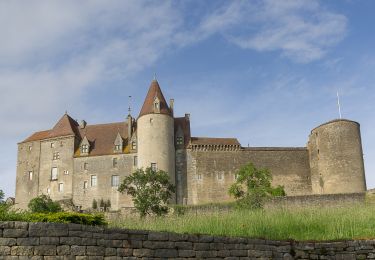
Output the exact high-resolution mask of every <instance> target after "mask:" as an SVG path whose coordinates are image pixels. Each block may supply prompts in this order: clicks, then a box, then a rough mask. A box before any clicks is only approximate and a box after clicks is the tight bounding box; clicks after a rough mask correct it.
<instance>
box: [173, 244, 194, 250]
mask: <svg viewBox="0 0 375 260" xmlns="http://www.w3.org/2000/svg"><path fill="white" fill-rule="evenodd" d="M174 244H175V247H176V248H177V249H185V250H192V249H193V243H192V242H175V243H174Z"/></svg>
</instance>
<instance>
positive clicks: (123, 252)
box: [117, 248, 133, 257]
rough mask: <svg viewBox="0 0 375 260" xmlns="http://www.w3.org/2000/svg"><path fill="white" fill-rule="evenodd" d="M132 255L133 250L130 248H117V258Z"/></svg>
mask: <svg viewBox="0 0 375 260" xmlns="http://www.w3.org/2000/svg"><path fill="white" fill-rule="evenodd" d="M132 255H133V249H131V248H117V256H123V257H126V256H132Z"/></svg>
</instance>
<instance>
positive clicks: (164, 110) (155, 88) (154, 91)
mask: <svg viewBox="0 0 375 260" xmlns="http://www.w3.org/2000/svg"><path fill="white" fill-rule="evenodd" d="M155 97H157V98H158V99H159V101H160V114H166V115H170V116H172V112H171V110H170V109H169V107H168V104H167V102H166V101H165V98H164V95H163V93H162V92H161V89H160V86H159V83H158V82H157V80H153V81H152V82H151V85H150V88H149V89H148V93H147V96H146V99H145V101H144V103H143V106H142V109H141V112H140V113H139V116H138V117H141V116H143V115H147V114H153V113H154V98H155Z"/></svg>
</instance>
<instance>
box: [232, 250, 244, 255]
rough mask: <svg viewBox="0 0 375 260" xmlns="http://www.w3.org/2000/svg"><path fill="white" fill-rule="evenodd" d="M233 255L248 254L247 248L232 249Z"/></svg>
mask: <svg viewBox="0 0 375 260" xmlns="http://www.w3.org/2000/svg"><path fill="white" fill-rule="evenodd" d="M230 255H231V256H247V250H238V249H235V250H230Z"/></svg>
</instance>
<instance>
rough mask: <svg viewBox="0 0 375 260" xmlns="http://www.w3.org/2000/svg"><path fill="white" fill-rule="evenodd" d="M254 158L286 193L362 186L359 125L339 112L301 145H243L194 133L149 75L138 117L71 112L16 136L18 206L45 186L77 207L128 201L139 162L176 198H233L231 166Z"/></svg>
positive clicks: (45, 191)
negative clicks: (93, 118) (95, 119)
mask: <svg viewBox="0 0 375 260" xmlns="http://www.w3.org/2000/svg"><path fill="white" fill-rule="evenodd" d="M249 162H252V163H254V164H255V166H256V167H264V168H268V169H269V170H270V172H271V174H272V176H273V184H274V185H283V186H284V187H285V191H286V193H287V195H289V196H292V195H311V194H335V193H357V192H364V191H366V182H365V173H364V163H363V153H362V144H361V135H360V126H359V124H358V123H357V122H354V121H350V120H345V119H339V120H333V121H330V122H327V123H325V124H322V125H320V126H318V127H316V128H315V129H313V130H312V131H311V133H310V135H309V138H308V143H307V146H306V147H242V146H241V144H240V143H239V142H238V140H237V139H235V138H206V137H192V136H191V131H190V115H189V114H185V116H183V117H174V113H173V100H172V99H171V100H170V103H169V104H168V103H167V102H166V100H165V98H164V96H163V93H162V91H161V89H160V86H159V83H158V82H157V81H156V80H153V81H152V83H151V85H150V88H149V91H148V93H147V96H146V98H145V101H144V104H143V106H142V109H141V111H140V113H139V116H138V117H137V119H135V118H133V117H132V116H131V115H130V114H129V115H128V117H127V118H126V120H125V121H124V122H118V123H109V124H98V125H90V124H87V123H86V122H85V121H82V122H80V123H78V122H77V121H75V120H73V119H72V118H71V117H70V116H69V115H68V114H65V115H63V116H62V118H61V119H60V120H59V121H58V122H57V123H56V125H55V126H54V127H53V128H52V129H50V130H46V131H40V132H36V133H34V134H32V135H31V136H29V137H28V138H27V139H26V140H24V141H22V142H20V143H19V144H18V160H17V180H16V206H17V207H18V208H26V207H27V204H28V202H29V201H30V199H32V198H34V197H36V196H38V195H41V194H48V195H50V196H51V198H52V199H54V200H72V201H73V203H74V205H76V206H77V208H79V209H89V208H91V207H92V202H93V200H94V199H95V200H96V201H100V200H102V199H103V200H104V201H108V200H109V201H110V204H111V209H113V210H118V209H121V208H124V207H131V206H132V200H131V198H130V197H129V196H128V195H126V194H121V193H119V192H118V191H117V188H118V186H119V184H120V183H121V182H122V180H123V179H124V178H125V176H128V175H130V174H131V173H132V172H133V171H134V170H136V169H137V168H140V167H144V168H145V167H152V168H153V169H160V170H164V171H166V172H168V174H169V176H170V181H171V182H172V183H173V184H175V185H176V188H177V189H176V190H177V191H176V194H175V197H174V198H173V200H172V202H173V203H178V204H201V203H208V202H224V201H230V200H231V197H229V195H228V188H229V186H230V185H231V184H232V183H233V182H234V181H235V179H236V171H237V170H238V169H239V168H240V167H241V166H243V165H244V164H247V163H249Z"/></svg>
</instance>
